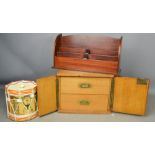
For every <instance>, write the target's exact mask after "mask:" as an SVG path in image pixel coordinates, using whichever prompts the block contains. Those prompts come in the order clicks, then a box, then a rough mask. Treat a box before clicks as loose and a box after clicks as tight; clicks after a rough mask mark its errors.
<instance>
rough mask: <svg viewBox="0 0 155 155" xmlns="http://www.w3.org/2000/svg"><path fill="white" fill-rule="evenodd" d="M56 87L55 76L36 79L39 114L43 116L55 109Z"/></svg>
mask: <svg viewBox="0 0 155 155" xmlns="http://www.w3.org/2000/svg"><path fill="white" fill-rule="evenodd" d="M56 88H57V86H56V76H48V77H43V78H40V79H37V95H38V111H39V116H43V115H46V114H48V113H51V112H54V111H56V110H57V97H56Z"/></svg>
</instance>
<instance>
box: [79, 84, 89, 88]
mask: <svg viewBox="0 0 155 155" xmlns="http://www.w3.org/2000/svg"><path fill="white" fill-rule="evenodd" d="M90 87H91V85H90V84H89V83H81V84H80V88H90Z"/></svg>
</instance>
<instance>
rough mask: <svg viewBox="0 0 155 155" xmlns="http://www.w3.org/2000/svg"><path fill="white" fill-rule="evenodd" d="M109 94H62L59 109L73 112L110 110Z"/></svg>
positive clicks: (102, 111)
mask: <svg viewBox="0 0 155 155" xmlns="http://www.w3.org/2000/svg"><path fill="white" fill-rule="evenodd" d="M108 101H109V95H73V94H72V95H71V94H61V96H60V103H59V111H60V112H73V113H82V112H84V113H106V112H109V104H108Z"/></svg>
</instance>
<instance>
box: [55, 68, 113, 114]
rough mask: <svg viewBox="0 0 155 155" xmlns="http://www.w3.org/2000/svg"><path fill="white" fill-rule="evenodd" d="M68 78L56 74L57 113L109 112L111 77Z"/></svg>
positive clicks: (84, 76)
mask: <svg viewBox="0 0 155 155" xmlns="http://www.w3.org/2000/svg"><path fill="white" fill-rule="evenodd" d="M78 73H79V72H77V74H74V76H69V71H66V74H65V75H64V74H61V71H60V72H59V73H58V79H59V112H68V113H107V112H109V111H110V107H109V102H110V91H111V80H112V78H111V77H104V75H102V77H96V76H95V75H96V74H92V76H91V77H90V76H89V77H88V76H86V73H85V74H83V75H82V76H79V74H78Z"/></svg>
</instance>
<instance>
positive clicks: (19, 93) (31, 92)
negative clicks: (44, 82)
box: [5, 80, 38, 121]
mask: <svg viewBox="0 0 155 155" xmlns="http://www.w3.org/2000/svg"><path fill="white" fill-rule="evenodd" d="M36 87H37V85H36V83H35V82H34V81H25V80H22V81H16V82H11V83H9V84H8V85H6V86H5V94H6V106H7V115H8V118H9V119H11V120H14V121H26V120H31V119H33V118H36V117H37V116H38V106H37V99H36V96H37V95H36Z"/></svg>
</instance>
